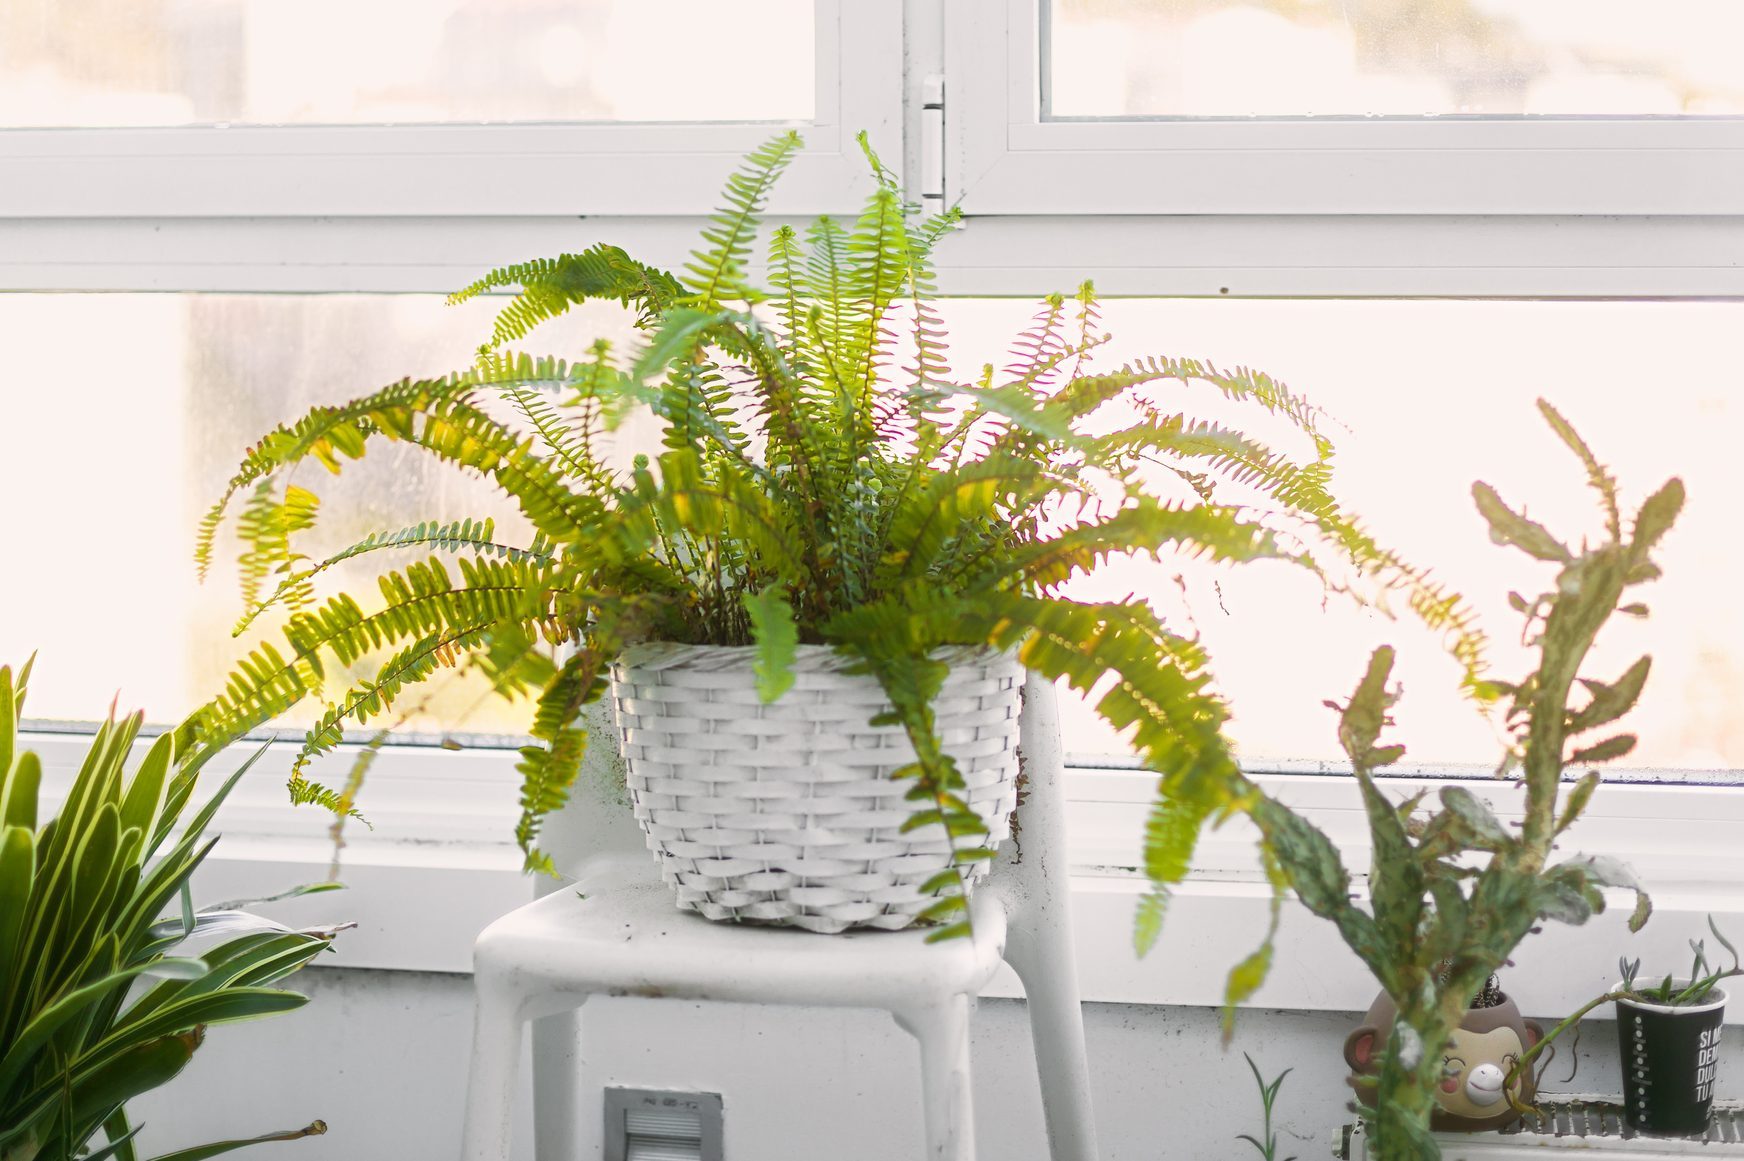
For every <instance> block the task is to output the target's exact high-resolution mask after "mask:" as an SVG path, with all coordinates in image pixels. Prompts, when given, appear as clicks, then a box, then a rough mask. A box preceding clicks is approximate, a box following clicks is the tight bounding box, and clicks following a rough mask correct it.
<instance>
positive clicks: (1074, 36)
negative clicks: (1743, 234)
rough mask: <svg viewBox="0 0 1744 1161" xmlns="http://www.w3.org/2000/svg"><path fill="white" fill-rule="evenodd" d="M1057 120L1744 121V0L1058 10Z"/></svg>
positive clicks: (1246, 3)
mask: <svg viewBox="0 0 1744 1161" xmlns="http://www.w3.org/2000/svg"><path fill="white" fill-rule="evenodd" d="M1043 7H1044V13H1045V19H1044V21H1043V27H1044V31H1045V33H1046V35H1047V38H1048V42H1047V49H1046V51H1045V52H1044V54H1043V60H1044V66H1043V72H1044V77H1045V81H1046V83H1045V84H1044V92H1045V94H1046V98H1045V101H1044V113H1045V114H1046V115H1048V116H1051V117H1055V118H1077V117H1089V118H1107V117H1249V116H1258V117H1290V116H1376V115H1381V116H1386V115H1395V116H1421V115H1440V116H1448V115H1467V116H1478V117H1512V116H1521V115H1545V116H1726V115H1737V114H1739V113H1744V70H1740V69H1739V67H1738V45H1739V44H1740V43H1741V42H1744V5H1740V4H1737V3H1735V2H1734V0H1655V2H1654V3H1645V4H1644V3H1641V2H1639V0H1409V2H1405V0H1046V2H1045V3H1044V6H1043Z"/></svg>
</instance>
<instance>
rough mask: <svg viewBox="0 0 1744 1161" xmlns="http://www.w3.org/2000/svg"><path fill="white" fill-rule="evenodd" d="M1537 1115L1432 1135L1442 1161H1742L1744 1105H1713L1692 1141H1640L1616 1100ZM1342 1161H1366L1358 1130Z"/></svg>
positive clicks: (1579, 1100)
mask: <svg viewBox="0 0 1744 1161" xmlns="http://www.w3.org/2000/svg"><path fill="white" fill-rule="evenodd" d="M1538 1108H1539V1112H1538V1113H1537V1114H1536V1115H1528V1116H1526V1117H1523V1118H1522V1119H1521V1120H1520V1121H1519V1123H1517V1124H1515V1125H1514V1126H1513V1127H1511V1128H1508V1129H1505V1130H1503V1131H1502V1132H1499V1133H1437V1134H1436V1135H1435V1139H1436V1140H1437V1141H1438V1142H1439V1143H1440V1144H1441V1156H1442V1161H1545V1150H1547V1149H1578V1150H1580V1151H1581V1153H1582V1155H1583V1156H1590V1157H1595V1158H1603V1159H1604V1161H1647V1159H1649V1158H1656V1157H1680V1156H1685V1155H1700V1156H1702V1157H1712V1158H1726V1157H1732V1158H1740V1159H1744V1104H1740V1103H1738V1102H1721V1101H1716V1102H1715V1103H1714V1118H1713V1120H1712V1121H1711V1122H1710V1123H1709V1125H1708V1131H1707V1132H1706V1133H1705V1134H1703V1135H1701V1136H1696V1137H1644V1136H1640V1135H1638V1134H1637V1133H1636V1132H1635V1131H1634V1130H1633V1129H1631V1128H1629V1126H1628V1125H1627V1124H1625V1123H1624V1121H1623V1105H1622V1102H1621V1101H1620V1100H1618V1099H1617V1098H1615V1097H1602V1096H1554V1097H1543V1098H1541V1099H1540V1100H1539V1102H1538ZM1339 1156H1340V1157H1342V1158H1344V1159H1345V1161H1369V1153H1368V1143H1367V1141H1366V1139H1365V1138H1364V1136H1363V1126H1362V1125H1361V1124H1360V1123H1353V1124H1349V1125H1346V1126H1345V1130H1344V1141H1343V1148H1342V1150H1341V1151H1340V1153H1339Z"/></svg>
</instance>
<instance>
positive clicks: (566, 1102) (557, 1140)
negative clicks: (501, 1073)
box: [533, 1008, 581, 1161]
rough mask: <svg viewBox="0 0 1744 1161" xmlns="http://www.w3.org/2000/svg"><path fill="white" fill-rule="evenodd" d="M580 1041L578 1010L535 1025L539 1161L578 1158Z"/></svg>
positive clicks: (535, 1120)
mask: <svg viewBox="0 0 1744 1161" xmlns="http://www.w3.org/2000/svg"><path fill="white" fill-rule="evenodd" d="M580 1037H581V1012H580V1011H579V1010H578V1009H575V1008H570V1009H568V1010H566V1011H563V1012H558V1013H557V1014H556V1015H553V1016H544V1017H541V1018H540V1019H537V1020H535V1021H533V1140H534V1150H533V1155H534V1156H535V1157H537V1158H539V1161H568V1159H569V1158H572V1157H574V1156H575V1132H576V1101H577V1099H578V1098H579V1097H580V1095H581V1042H580Z"/></svg>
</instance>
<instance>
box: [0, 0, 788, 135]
mask: <svg viewBox="0 0 1744 1161" xmlns="http://www.w3.org/2000/svg"><path fill="white" fill-rule="evenodd" d="M814 26H815V21H814V16H813V9H812V3H811V0H296V2H287V0H6V2H5V3H3V4H0V126H5V127H72V126H80V127H130V126H180V125H225V124H235V125H279V124H295V125H355V124H430V123H436V124H453V123H476V122H502V121H546V122H549V121H558V122H564V121H573V122H582V121H586V122H598V121H805V120H809V119H811V117H812V116H813V111H814V84H813V78H814V70H815V68H816V54H815V51H814V41H813V37H814Z"/></svg>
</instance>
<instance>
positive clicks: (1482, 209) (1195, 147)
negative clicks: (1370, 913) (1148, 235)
mask: <svg viewBox="0 0 1744 1161" xmlns="http://www.w3.org/2000/svg"><path fill="white" fill-rule="evenodd" d="M1046 3H1047V0H949V2H948V3H947V4H946V5H945V59H946V76H947V77H948V78H949V81H948V85H949V90H948V92H947V95H946V137H947V142H948V149H949V153H948V155H947V160H946V200H947V201H955V200H959V199H960V200H961V203H962V206H963V208H964V210H965V212H967V213H970V214H1055V213H1058V214H1466V215H1469V214H1547V215H1563V214H1623V215H1684V214H1698V215H1726V214H1736V213H1738V212H1740V210H1741V209H1744V118H1729V117H1713V118H1689V119H1684V118H1653V117H1641V118H1612V117H1590V118H1583V117H1556V118H1550V117H1545V118H1510V119H1499V118H1464V117H1435V118H1431V117H1343V118H1340V117H1325V118H1307V117H1299V118H1228V119H1217V118H1213V119H1179V120H1136V119H1135V120H1128V119H1120V120H1116V119H1110V120H1105V121H1096V120H1070V121H1067V120H1059V121H1054V120H1044V119H1043V117H1042V84H1043V79H1042V78H1043V61H1042V55H1041V54H1042V52H1043V51H1044V49H1045V44H1044V40H1043V34H1042V22H1043V16H1044V13H1043V10H1042V7H1043V5H1044V4H1046Z"/></svg>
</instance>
